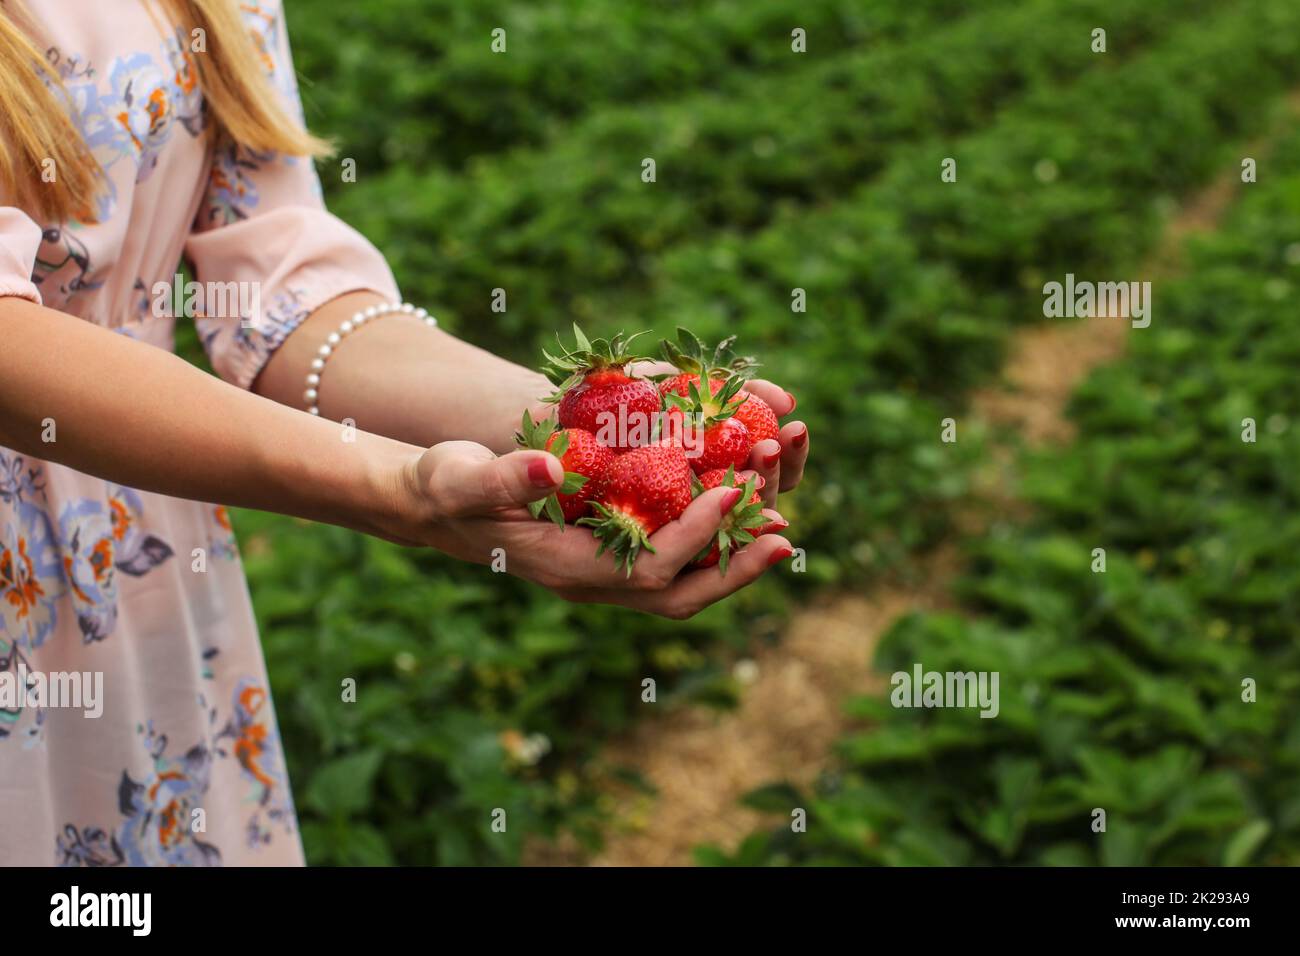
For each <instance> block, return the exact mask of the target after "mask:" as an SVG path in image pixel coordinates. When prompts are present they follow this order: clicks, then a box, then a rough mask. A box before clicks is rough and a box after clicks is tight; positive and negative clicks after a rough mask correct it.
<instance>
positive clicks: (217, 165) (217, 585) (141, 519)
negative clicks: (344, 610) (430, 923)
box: [0, 0, 398, 866]
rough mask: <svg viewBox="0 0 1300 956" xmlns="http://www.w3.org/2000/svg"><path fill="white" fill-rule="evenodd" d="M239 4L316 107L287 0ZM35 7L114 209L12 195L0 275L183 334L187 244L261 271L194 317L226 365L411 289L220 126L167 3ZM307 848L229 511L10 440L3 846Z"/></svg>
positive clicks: (202, 271) (83, 853)
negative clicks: (93, 210) (38, 209)
mask: <svg viewBox="0 0 1300 956" xmlns="http://www.w3.org/2000/svg"><path fill="white" fill-rule="evenodd" d="M240 7H241V10H242V12H243V14H244V18H245V22H246V24H247V26H248V28H249V29H250V31H251V32H252V34H253V36H254V38H255V40H256V41H257V44H258V47H259V50H260V51H261V53H262V57H263V65H264V67H265V69H266V70H267V71H268V72H269V73H270V75H271V78H272V82H273V83H274V85H275V86H276V88H277V89H278V90H280V91H281V92H282V93H283V95H284V96H285V97H286V98H287V100H288V102H289V104H290V106H291V112H292V115H297V116H299V117H300V116H301V107H300V105H299V101H298V95H297V86H296V82H295V77H294V73H293V67H292V63H291V60H290V56H289V46H288V40H287V36H286V30H285V24H284V22H283V19H282V11H281V9H280V0H240ZM27 8H28V10H29V11H30V12H31V14H32V15H33V16H34V17H35V18H36V20H37V25H38V26H39V28H40V31H39V35H38V36H37V42H38V45H39V46H40V48H41V49H43V50H45V51H46V56H47V59H48V61H49V63H50V64H51V65H52V66H53V68H54V69H55V70H56V71H57V72H58V73H59V74H60V75H61V77H62V79H63V82H64V84H65V87H66V91H67V97H68V99H67V108H68V109H69V111H70V112H71V114H72V115H73V117H74V119H75V121H76V124H77V125H78V126H79V127H80V129H81V131H82V134H83V135H84V137H85V139H86V142H87V143H88V145H89V147H90V148H91V150H92V151H93V152H94V155H95V157H96V158H97V159H98V161H99V162H100V164H101V165H102V166H103V168H104V170H105V172H106V174H107V177H108V187H107V188H106V189H105V190H104V192H103V195H102V197H101V201H100V206H99V209H98V221H97V222H96V223H95V224H93V225H87V224H82V223H78V222H67V223H38V222H35V221H33V219H32V217H31V216H30V215H29V214H28V213H27V212H26V211H24V210H23V209H19V208H16V207H15V206H13V205H12V202H13V199H12V197H6V196H4V195H3V194H0V296H21V297H23V298H26V299H29V300H31V301H33V302H39V303H42V304H44V305H45V306H48V307H50V308H54V309H59V310H61V311H64V312H68V313H71V314H73V315H76V316H79V317H81V318H83V319H84V320H85V321H87V322H94V323H97V324H99V325H103V326H106V327H110V328H113V329H115V330H117V331H118V332H120V333H121V334H123V335H129V336H131V337H132V338H135V339H138V340H140V341H142V342H146V343H149V344H151V345H154V346H157V347H158V348H164V349H171V348H172V336H173V328H174V320H173V319H172V318H171V317H169V311H168V310H166V309H161V308H160V307H159V305H158V301H157V300H158V298H159V297H158V296H155V295H154V294H152V293H153V291H154V289H155V285H156V284H158V283H172V282H173V281H174V276H175V274H176V273H177V272H178V271H179V269H178V263H179V261H180V260H181V258H182V257H184V258H185V259H186V260H188V262H189V263H190V265H191V267H192V270H193V273H194V276H193V278H194V279H196V280H197V281H198V282H200V283H211V282H220V283H230V282H235V283H258V284H260V285H259V286H258V288H259V289H260V301H261V307H260V312H261V314H260V316H257V317H253V316H243V319H244V321H240V320H239V319H238V318H235V317H232V318H220V317H214V318H203V317H199V318H197V319H196V320H195V321H196V322H197V324H198V331H199V334H200V337H201V339H202V341H203V344H204V347H205V348H206V350H207V352H208V355H209V356H210V358H211V361H212V364H213V367H214V369H216V371H217V372H218V374H219V375H221V376H222V377H223V378H224V379H226V380H227V381H229V382H232V383H234V384H235V385H238V386H241V387H244V388H248V387H249V386H250V385H251V383H252V382H253V380H254V379H255V378H256V376H257V374H258V372H259V371H260V369H261V368H262V367H263V365H265V363H266V361H267V360H268V358H269V357H270V356H271V354H272V353H273V352H274V350H275V349H276V348H277V347H278V346H279V345H280V344H281V343H282V342H283V341H284V339H285V338H286V336H287V335H288V334H289V333H290V332H291V331H292V330H293V329H294V328H295V327H296V325H297V324H298V323H299V322H301V321H302V320H303V319H304V318H305V317H306V316H307V315H309V314H310V313H311V312H312V311H313V310H314V309H315V308H317V307H318V306H320V305H321V304H323V303H325V302H326V301H328V300H330V299H332V298H334V297H336V296H338V295H341V294H343V293H346V292H349V291H355V290H361V289H366V290H373V291H376V292H378V293H380V294H382V295H385V296H389V297H392V298H394V299H395V298H397V297H398V292H397V289H396V287H395V285H394V282H393V278H392V274H391V273H390V271H389V269H388V267H387V265H386V264H385V262H384V260H383V257H382V256H381V255H380V254H379V253H378V252H377V251H376V250H375V249H374V247H373V246H371V245H370V244H369V243H368V242H366V241H365V240H364V239H363V238H362V237H361V236H359V235H358V234H357V233H356V232H354V231H353V230H351V229H350V228H348V227H347V226H346V225H344V224H343V223H342V222H340V221H339V220H337V219H335V218H333V217H332V216H330V215H329V214H328V213H327V212H326V211H325V210H324V207H323V205H322V202H321V198H320V186H319V182H318V180H317V179H316V174H315V171H314V168H313V166H312V164H311V163H310V162H309V161H307V160H303V159H295V158H293V157H285V156H277V155H255V154H252V153H249V152H247V151H244V150H237V149H234V148H218V147H217V146H215V145H214V142H213V140H212V139H211V138H210V137H208V136H207V135H206V133H205V131H206V128H207V126H208V123H209V119H208V116H207V111H206V109H205V107H204V103H203V100H202V96H201V94H200V92H199V89H198V86H197V83H196V71H195V64H194V60H193V58H194V57H195V56H202V55H203V53H202V52H192V50H191V47H192V44H191V38H190V37H189V36H186V35H182V34H181V33H179V32H177V31H176V30H175V28H174V27H172V26H170V25H169V21H168V19H167V16H166V11H165V8H164V7H163V5H161V4H159V3H157V2H156V0H155V2H151V0H114V2H112V3H102V2H91V0H41V2H39V3H34V4H33V3H29V4H27ZM163 298H164V299H165V297H163ZM250 326H251V327H250ZM0 348H3V337H2V336H0ZM83 371H84V374H86V375H89V376H96V377H98V378H100V379H102V380H103V382H104V387H105V388H131V389H147V388H148V387H149V386H148V383H147V382H119V381H115V380H114V375H113V369H111V368H87V369H84V370H83ZM4 387H5V383H4V382H0V388H4ZM55 427H57V423H55ZM103 427H104V428H106V429H111V428H112V427H113V423H112V422H111V421H105V422H104V423H103ZM56 435H57V433H56ZM74 675H79V676H80V678H81V679H82V694H81V697H80V698H77V697H76V696H75V695H74V692H73V691H71V690H70V688H72V687H73V686H74V684H73V681H74V680H75V679H76V678H75V677H74ZM94 675H102V678H101V679H100V683H101V685H102V689H101V692H100V694H99V697H100V700H99V701H98V704H97V706H96V707H94V708H93V709H92V708H90V707H88V706H83V707H75V706H67V704H68V703H69V702H74V703H75V702H78V701H79V702H80V703H82V704H87V703H90V702H91V701H90V700H89V698H90V697H91V696H92V694H93V688H94V685H95V677H94ZM60 681H62V688H63V693H62V694H61V695H60V694H56V693H54V692H53V688H54V687H55V685H56V684H58V683H59V682H60ZM41 685H44V692H43V693H41V692H40V691H41ZM95 710H99V711H100V713H99V716H92V715H93V714H94V712H95ZM302 862H303V856H302V845H301V841H300V839H299V836H298V832H297V823H296V819H295V815H294V808H293V801H292V797H291V794H290V790H289V780H288V777H287V774H286V768H285V761H284V754H283V751H282V748H281V744H280V740H279V736H278V732H277V728H276V719H275V713H274V709H273V707H272V704H271V697H270V691H269V688H268V686H267V677H266V668H265V665H264V663H263V659H262V652H261V646H260V644H259V640H258V634H257V629H256V625H255V623H254V618H253V613H252V607H251V605H250V602H249V596H248V589H247V585H246V582H245V579H244V574H243V570H242V568H241V565H240V561H239V555H238V551H237V548H236V544H235V540H234V537H233V535H232V533H231V528H230V522H229V519H228V517H227V515H226V512H225V510H224V509H223V508H222V507H220V505H218V504H207V503H200V502H194V501H183V500H178V499H174V498H168V497H165V496H162V495H156V494H150V493H146V492H142V491H137V490H135V489H132V488H124V487H122V486H120V485H115V484H113V483H111V482H108V481H104V480H101V479H98V478H95V477H92V476H90V475H85V474H80V473H78V472H76V471H73V470H71V469H69V468H66V467H63V466H60V465H57V464H52V463H49V462H45V461H40V460H37V459H35V458H32V457H30V456H23V455H19V454H17V453H15V452H13V451H10V450H8V449H5V448H0V864H3V865H16V864H28V865H49V864H59V865H69V866H105V865H109V866H112V865H161V864H177V865H216V864H237V865H262V864H271V865H296V864H301V863H302Z"/></svg>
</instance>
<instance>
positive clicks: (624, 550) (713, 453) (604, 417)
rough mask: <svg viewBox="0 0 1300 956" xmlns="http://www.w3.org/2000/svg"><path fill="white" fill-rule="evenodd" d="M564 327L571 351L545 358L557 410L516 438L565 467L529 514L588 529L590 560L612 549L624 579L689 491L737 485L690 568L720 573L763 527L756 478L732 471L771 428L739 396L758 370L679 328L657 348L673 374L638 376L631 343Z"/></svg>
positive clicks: (748, 398) (763, 409)
mask: <svg viewBox="0 0 1300 956" xmlns="http://www.w3.org/2000/svg"><path fill="white" fill-rule="evenodd" d="M573 331H574V336H575V340H576V341H575V345H574V347H573V348H572V349H569V348H562V349H561V350H560V353H559V354H558V355H551V354H550V353H544V354H545V357H546V360H547V363H548V365H547V368H546V369H545V371H546V372H547V373H548V374H550V375H551V376H552V378H555V379H558V380H559V384H558V388H557V390H556V392H555V394H554V395H552V396H551V397H550V399H548V401H549V402H551V403H552V404H553V405H555V406H556V414H555V415H554V416H552V417H547V418H545V419H543V420H542V421H534V420H533V417H532V415H531V414H529V413H528V412H525V413H524V418H523V424H522V427H521V429H520V431H519V432H518V433H517V434H516V435H515V440H516V442H517V443H518V444H519V446H520V447H522V448H534V449H542V450H545V451H549V452H550V453H551V454H553V455H555V456H556V457H557V458H559V459H560V462H561V464H562V465H563V466H564V472H565V480H564V484H563V486H562V487H561V488H560V490H559V492H558V493H556V494H553V495H550V496H549V497H547V498H544V499H542V500H541V501H537V502H534V503H533V504H532V505H531V506H530V510H531V511H532V512H533V515H534V517H539V518H540V517H542V516H545V517H547V518H549V519H551V520H552V521H554V522H555V523H557V524H559V525H561V526H564V525H566V524H578V525H582V526H585V527H589V528H591V529H592V532H593V534H594V535H595V536H596V538H597V539H598V540H599V541H600V548H599V549H598V551H597V553H598V554H599V553H603V552H605V551H606V550H608V551H610V552H612V553H613V555H614V559H615V561H616V562H617V563H618V564H619V566H621V567H623V568H625V569H626V571H627V573H628V574H629V575H630V574H631V573H632V566H633V564H634V563H635V561H636V558H637V555H638V554H639V553H640V552H641V551H642V550H643V549H644V550H647V551H651V552H653V551H654V548H653V546H652V545H651V544H650V536H651V535H652V534H654V533H655V532H656V531H658V530H659V529H660V528H661V527H663V526H664V525H665V524H667V523H668V522H670V521H674V520H676V519H677V518H678V517H679V516H680V515H681V513H682V512H683V511H685V510H686V507H687V506H688V505H689V504H690V503H691V501H692V500H693V499H694V498H695V497H696V496H697V495H699V494H702V493H703V492H705V491H708V490H709V489H712V488H717V487H720V486H726V487H730V488H740V489H742V493H741V494H740V495H739V497H738V498H737V499H736V503H735V504H734V505H733V506H732V508H731V510H730V511H728V512H727V513H726V514H725V515H724V516H723V519H722V523H721V525H720V526H719V528H718V533H717V536H716V538H715V539H714V541H713V542H712V543H711V545H710V546H709V547H708V548H706V549H704V550H703V551H702V552H701V553H700V554H699V555H698V556H697V557H696V558H695V560H694V562H692V566H693V567H708V566H712V565H714V564H717V565H719V566H720V569H721V571H722V573H724V574H725V573H726V569H727V560H728V558H729V556H730V555H731V554H732V553H733V552H735V551H737V550H739V549H740V548H742V547H744V546H745V545H746V544H749V543H750V542H752V541H753V540H754V539H755V538H756V537H758V536H759V535H761V534H764V533H766V532H767V531H768V530H772V527H771V525H772V523H771V522H769V520H768V518H767V517H765V516H764V515H763V505H762V499H761V497H760V495H759V491H760V490H761V489H762V485H761V484H759V483H760V482H761V481H762V480H763V479H762V478H761V477H760V476H758V475H752V476H751V477H749V478H748V479H743V478H742V477H741V476H739V475H738V474H737V469H739V468H743V467H744V465H745V463H746V462H747V461H748V460H749V456H750V451H751V449H752V448H753V446H754V444H755V443H756V442H760V441H763V440H764V439H767V438H776V437H777V433H778V431H779V424H778V422H777V417H776V414H775V413H774V412H773V411H772V408H771V407H770V406H769V405H768V404H767V403H766V402H764V401H763V400H762V399H761V398H759V397H758V396H756V395H752V394H749V393H747V392H744V391H742V387H743V386H744V384H745V382H746V380H747V379H748V378H749V377H750V376H751V375H752V374H753V370H754V368H756V365H757V363H755V362H754V360H753V359H750V358H742V357H736V356H734V355H733V354H732V351H731V346H732V343H733V341H734V338H729V339H726V340H724V341H723V342H722V343H720V344H719V345H718V346H717V347H716V348H715V349H714V350H713V351H712V352H708V351H707V350H706V349H705V347H704V345H703V343H701V342H700V340H699V339H698V338H696V336H695V335H693V334H692V333H690V332H688V331H687V330H685V329H678V330H677V341H676V342H675V343H674V342H671V341H669V340H666V339H665V340H664V341H662V342H661V343H660V350H661V353H662V356H661V357H662V358H663V359H664V360H665V361H667V362H670V363H671V364H672V365H673V366H674V367H675V368H676V369H677V371H676V372H675V373H669V374H665V375H651V376H645V377H643V376H639V375H637V374H636V373H635V372H634V371H633V370H632V369H631V368H629V366H631V365H632V364H633V363H635V362H639V361H644V360H647V359H648V358H649V357H648V356H645V355H641V354H637V353H635V352H633V351H632V349H631V343H632V341H633V339H635V338H636V337H637V336H632V337H631V338H626V339H625V338H624V337H623V335H622V334H621V333H620V334H619V335H615V336H614V337H613V338H611V339H609V340H606V339H588V338H587V337H586V336H585V335H584V334H583V333H582V330H581V329H579V328H578V327H577V326H576V325H575V326H574V329H573Z"/></svg>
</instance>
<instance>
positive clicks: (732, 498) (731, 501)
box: [721, 488, 744, 515]
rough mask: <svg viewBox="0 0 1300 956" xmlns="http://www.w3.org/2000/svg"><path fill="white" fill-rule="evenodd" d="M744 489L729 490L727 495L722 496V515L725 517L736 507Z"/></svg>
mask: <svg viewBox="0 0 1300 956" xmlns="http://www.w3.org/2000/svg"><path fill="white" fill-rule="evenodd" d="M743 491H744V489H743V488H728V489H727V493H726V494H725V495H723V496H722V505H721V507H722V513H723V514H724V515H725V514H726V513H727V512H729V511H730V510H731V509H732V508H734V507H736V502H737V501H739V500H740V495H741V493H742V492H743Z"/></svg>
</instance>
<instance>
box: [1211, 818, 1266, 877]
mask: <svg viewBox="0 0 1300 956" xmlns="http://www.w3.org/2000/svg"><path fill="white" fill-rule="evenodd" d="M1272 830H1273V825H1272V824H1271V823H1269V822H1268V821H1267V820H1263V819H1256V820H1252V821H1250V823H1247V824H1246V825H1245V826H1244V827H1242V828H1241V829H1240V830H1238V831H1237V832H1236V833H1234V834H1233V835H1232V837H1231V839H1229V840H1228V845H1227V846H1226V847H1224V849H1223V865H1224V866H1245V865H1246V864H1248V863H1249V862H1250V861H1251V858H1252V857H1253V856H1254V855H1255V854H1256V853H1257V852H1258V851H1259V848H1260V847H1261V846H1263V845H1264V841H1265V840H1267V839H1268V835H1269V833H1271V832H1272Z"/></svg>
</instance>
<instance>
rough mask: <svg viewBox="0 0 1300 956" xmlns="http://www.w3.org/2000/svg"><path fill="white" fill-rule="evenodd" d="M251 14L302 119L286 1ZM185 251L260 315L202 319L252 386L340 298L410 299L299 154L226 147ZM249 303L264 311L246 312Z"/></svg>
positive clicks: (212, 340) (208, 339) (216, 363)
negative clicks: (328, 199) (307, 323)
mask: <svg viewBox="0 0 1300 956" xmlns="http://www.w3.org/2000/svg"><path fill="white" fill-rule="evenodd" d="M245 10H246V11H248V23H249V28H250V31H251V32H252V35H253V37H254V40H255V41H256V42H257V43H258V46H259V48H260V49H261V52H262V54H263V56H262V59H263V63H264V64H265V65H266V68H267V70H268V73H269V75H270V77H271V80H272V83H273V84H274V85H275V87H276V88H277V90H278V91H279V92H280V93H281V95H282V96H283V97H284V99H285V102H286V104H287V105H288V107H289V113H290V115H291V116H295V117H297V118H298V119H299V120H301V118H302V104H301V101H300V99H299V97H298V89H297V82H296V78H295V75H294V72H293V61H292V57H291V56H290V52H289V41H288V35H287V31H286V29H285V25H284V19H283V15H282V14H281V11H280V4H279V3H278V2H275V3H268V2H266V0H263V2H261V3H260V4H257V5H249V6H247V7H245ZM185 255H186V257H187V258H188V259H189V261H190V262H191V263H192V265H193V266H194V270H195V273H196V274H195V279H196V280H197V281H198V282H199V283H200V284H201V285H202V286H205V287H207V286H208V284H210V283H222V284H226V286H227V288H229V289H231V290H232V293H233V291H234V290H235V289H236V288H238V290H239V298H238V299H237V301H238V302H240V304H241V311H243V312H254V311H255V312H257V313H258V314H256V315H249V314H244V315H241V316H236V315H234V314H233V312H234V311H236V310H230V313H231V314H226V315H207V316H200V317H198V318H197V319H196V323H197V326H198V330H199V335H200V337H201V339H202V341H203V345H204V348H205V349H206V350H207V353H208V357H209V358H210V360H211V361H212V366H213V368H214V369H215V370H216V372H217V374H218V375H220V376H221V377H222V378H223V379H225V380H226V381H228V382H232V383H234V384H236V385H239V386H241V387H243V388H248V387H250V386H251V385H252V383H253V382H254V380H255V379H256V378H257V375H258V373H259V372H260V371H261V370H262V367H263V366H264V365H265V364H266V363H267V361H268V360H269V359H270V357H271V355H272V354H273V353H274V351H275V350H276V349H277V348H279V346H280V345H281V344H282V343H283V342H284V340H285V339H286V338H287V337H288V336H289V333H291V332H292V331H293V330H294V329H295V328H297V327H298V325H299V324H300V323H301V322H302V321H303V320H304V319H306V318H307V316H309V315H310V314H311V313H312V312H314V311H315V310H316V309H317V308H319V307H320V306H321V305H324V304H325V303H326V302H328V301H330V300H331V299H334V298H337V297H338V296H340V295H343V294H345V293H347V292H355V291H360V290H366V291H373V292H376V293H379V294H380V295H383V296H385V297H386V298H388V299H390V300H392V301H397V300H399V299H400V298H401V295H400V293H399V291H398V288H397V284H396V282H395V281H394V279H393V274H392V272H391V271H390V270H389V268H388V264H387V262H386V261H385V260H384V257H383V255H382V254H381V253H380V252H379V251H378V250H377V249H376V248H375V247H374V246H373V245H371V244H370V242H369V241H367V240H366V239H365V237H363V236H362V235H361V234H360V233H358V232H357V231H356V230H354V229H352V228H351V227H350V226H348V225H347V224H346V223H344V222H343V221H342V220H340V219H338V218H336V217H335V216H333V215H331V214H330V213H329V212H327V211H326V209H325V205H324V202H323V200H322V198H321V190H320V181H319V180H318V178H317V176H316V170H315V168H314V167H313V165H312V163H311V161H310V160H308V159H305V158H302V157H297V156H286V155H280V154H276V153H255V152H252V151H250V150H246V149H243V148H238V147H234V146H230V145H224V146H220V147H218V149H217V150H216V152H215V156H214V158H213V163H212V168H211V170H210V172H209V175H208V184H207V188H206V190H205V193H204V196H203V199H202V201H201V203H200V205H199V210H198V214H197V216H196V218H195V223H194V229H193V232H192V233H191V235H190V237H189V239H188V240H187V241H186V243H185ZM229 283H238V284H239V286H238V287H235V286H229ZM232 301H234V300H232ZM248 303H254V304H255V305H254V306H253V307H249V308H244V306H245V305H246V304H248Z"/></svg>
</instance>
